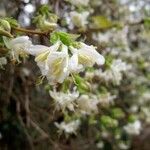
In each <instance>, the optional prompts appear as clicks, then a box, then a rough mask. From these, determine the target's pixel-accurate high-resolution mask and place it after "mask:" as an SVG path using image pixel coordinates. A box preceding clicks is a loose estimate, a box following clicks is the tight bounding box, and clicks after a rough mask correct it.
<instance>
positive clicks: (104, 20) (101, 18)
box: [92, 16, 113, 29]
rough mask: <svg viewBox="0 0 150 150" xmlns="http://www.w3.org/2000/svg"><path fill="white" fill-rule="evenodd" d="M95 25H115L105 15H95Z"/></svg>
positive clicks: (101, 26)
mask: <svg viewBox="0 0 150 150" xmlns="http://www.w3.org/2000/svg"><path fill="white" fill-rule="evenodd" d="M92 21H93V26H94V27H95V28H97V29H107V28H111V27H112V26H113V23H112V22H111V21H110V20H109V19H107V18H106V17H105V16H93V17H92Z"/></svg>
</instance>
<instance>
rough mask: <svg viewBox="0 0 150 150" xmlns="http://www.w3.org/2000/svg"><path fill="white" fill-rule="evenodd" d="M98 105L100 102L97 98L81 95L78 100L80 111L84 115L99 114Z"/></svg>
mask: <svg viewBox="0 0 150 150" xmlns="http://www.w3.org/2000/svg"><path fill="white" fill-rule="evenodd" d="M98 103H99V100H98V99H97V98H96V97H94V96H93V97H89V96H88V95H81V96H80V97H79V98H78V100H77V104H78V108H79V111H81V113H83V114H91V113H97V112H98V107H97V104H98Z"/></svg>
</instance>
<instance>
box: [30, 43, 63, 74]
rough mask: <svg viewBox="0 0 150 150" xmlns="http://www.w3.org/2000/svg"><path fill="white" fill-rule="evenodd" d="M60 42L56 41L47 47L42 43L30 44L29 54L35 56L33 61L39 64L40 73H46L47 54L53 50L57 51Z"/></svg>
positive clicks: (47, 68)
mask: <svg viewBox="0 0 150 150" xmlns="http://www.w3.org/2000/svg"><path fill="white" fill-rule="evenodd" d="M60 44H61V42H60V41H58V42H56V43H55V44H54V45H52V46H50V47H47V46H44V45H32V46H31V47H30V48H29V49H28V52H29V53H30V54H31V55H34V56H35V61H36V62H37V65H38V66H39V68H40V70H41V72H42V75H43V76H45V75H47V73H48V70H49V67H48V56H49V55H50V54H52V53H53V52H55V51H57V50H58V48H59V46H60Z"/></svg>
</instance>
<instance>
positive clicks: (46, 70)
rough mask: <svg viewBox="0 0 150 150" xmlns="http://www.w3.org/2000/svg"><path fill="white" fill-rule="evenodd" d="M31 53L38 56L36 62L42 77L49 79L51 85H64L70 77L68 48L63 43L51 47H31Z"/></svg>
mask: <svg viewBox="0 0 150 150" xmlns="http://www.w3.org/2000/svg"><path fill="white" fill-rule="evenodd" d="M58 50H60V51H58ZM29 52H30V54H32V55H35V56H36V57H35V61H36V62H37V65H38V66H39V68H40V70H41V72H42V75H43V76H46V77H47V79H48V81H49V84H51V85H54V84H56V83H57V82H59V83H62V82H63V81H64V79H65V78H66V77H67V76H68V75H69V55H68V47H67V46H66V45H64V44H63V43H61V41H57V42H56V43H55V44H54V45H52V46H50V47H47V46H43V45H34V46H31V48H30V50H29Z"/></svg>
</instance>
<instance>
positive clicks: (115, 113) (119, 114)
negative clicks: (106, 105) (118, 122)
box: [111, 108, 125, 119]
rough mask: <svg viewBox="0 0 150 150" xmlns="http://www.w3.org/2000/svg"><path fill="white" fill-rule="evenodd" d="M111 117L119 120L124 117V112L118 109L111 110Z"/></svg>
mask: <svg viewBox="0 0 150 150" xmlns="http://www.w3.org/2000/svg"><path fill="white" fill-rule="evenodd" d="M111 115H112V117H113V118H116V119H120V118H123V117H124V116H125V114H124V112H123V111H122V109H120V108H113V109H112V110H111Z"/></svg>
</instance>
